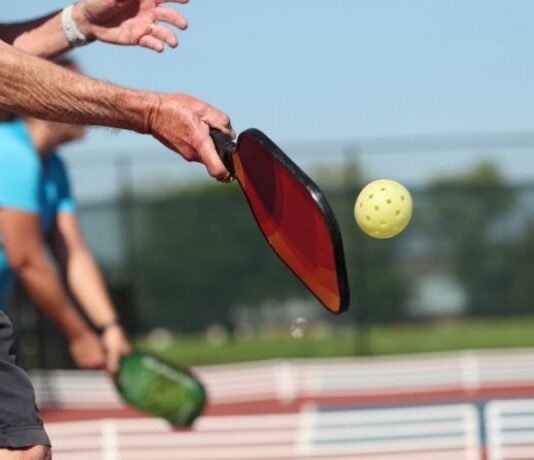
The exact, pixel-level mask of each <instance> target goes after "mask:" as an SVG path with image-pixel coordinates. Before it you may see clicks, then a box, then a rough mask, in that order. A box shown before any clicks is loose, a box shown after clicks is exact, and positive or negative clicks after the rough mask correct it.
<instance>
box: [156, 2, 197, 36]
mask: <svg viewBox="0 0 534 460" xmlns="http://www.w3.org/2000/svg"><path fill="white" fill-rule="evenodd" d="M154 19H155V20H156V21H161V22H165V23H167V24H169V25H171V26H174V27H177V28H178V29H180V30H185V29H187V27H188V25H189V24H188V23H187V20H186V19H185V18H184V17H183V16H182V15H181V14H180V13H178V11H176V10H173V9H172V8H167V7H162V6H160V7H158V8H155V9H154Z"/></svg>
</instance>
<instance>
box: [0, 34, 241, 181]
mask: <svg viewBox="0 0 534 460" xmlns="http://www.w3.org/2000/svg"><path fill="white" fill-rule="evenodd" d="M0 108H3V109H4V110H8V111H10V112H15V113H19V114H24V115H31V116H34V117H36V118H41V119H45V120H52V121H58V122H64V123H78V124H84V125H99V126H109V127H113V128H122V129H129V130H132V131H137V132H139V133H146V134H151V135H152V136H154V137H155V138H156V139H158V140H159V141H160V142H161V143H162V144H164V145H165V146H167V147H169V148H170V149H172V150H174V151H175V152H178V153H180V155H182V157H183V158H184V159H186V160H187V161H197V162H200V163H203V164H204V165H205V166H206V169H207V170H208V173H209V174H210V175H211V176H213V177H215V178H217V179H222V178H224V177H225V176H226V174H227V171H226V169H225V167H224V165H223V164H222V161H221V160H220V158H219V156H218V155H217V152H216V150H215V146H214V145H213V142H212V140H211V138H210V136H209V130H210V127H211V128H215V129H219V130H220V131H222V132H224V133H225V134H227V135H229V136H231V137H235V133H234V131H233V130H232V127H231V124H230V119H229V118H228V116H227V115H226V114H225V113H223V112H220V111H219V110H217V109H215V108H214V107H212V106H210V105H209V104H206V103H205V102H203V101H200V100H199V99H196V98H194V97H192V96H188V95H186V94H160V93H152V92H144V91H136V90H131V89H127V88H122V87H120V86H116V85H111V84H108V83H105V82H102V81H99V80H94V79H91V78H89V77H86V76H83V75H80V74H77V73H74V72H71V71H69V70H67V69H63V68H60V67H59V66H55V65H54V64H51V63H49V62H47V61H45V60H43V59H39V58H36V57H34V56H30V55H28V54H26V53H23V52H21V51H19V50H16V49H14V48H13V47H11V46H9V45H7V44H5V43H2V42H0Z"/></svg>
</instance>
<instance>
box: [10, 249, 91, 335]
mask: <svg viewBox="0 0 534 460" xmlns="http://www.w3.org/2000/svg"><path fill="white" fill-rule="evenodd" d="M16 271H17V274H18V276H19V277H20V279H21V280H22V282H23V283H24V286H25V287H26V289H27V291H28V294H29V295H30V296H31V298H32V299H33V300H34V302H35V303H36V305H37V307H38V308H39V310H41V311H42V312H43V314H45V315H46V316H47V317H48V318H50V319H51V320H52V321H53V322H54V323H56V325H57V326H58V327H59V328H60V329H61V330H62V331H63V332H64V334H65V335H66V336H67V338H68V339H69V340H72V339H74V338H76V337H78V336H80V335H82V334H84V333H85V332H87V325H86V324H85V322H84V320H83V318H82V317H81V316H80V315H79V313H78V312H77V311H76V310H75V309H74V307H73V305H72V304H71V302H70V301H69V299H68V297H67V294H66V292H65V291H64V289H63V285H62V283H61V280H60V278H59V276H58V275H57V273H56V271H55V270H54V268H53V267H52V266H51V265H50V264H49V263H48V262H47V261H46V260H44V258H35V259H30V260H27V261H26V262H25V263H24V264H21V265H20V266H19V267H17V270H16Z"/></svg>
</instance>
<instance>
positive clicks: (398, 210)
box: [395, 209, 401, 217]
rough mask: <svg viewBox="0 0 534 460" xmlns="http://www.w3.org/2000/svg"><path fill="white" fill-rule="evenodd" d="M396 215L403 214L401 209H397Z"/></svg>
mask: <svg viewBox="0 0 534 460" xmlns="http://www.w3.org/2000/svg"><path fill="white" fill-rule="evenodd" d="M395 215H396V216H397V217H398V216H400V215H401V212H400V209H397V211H395Z"/></svg>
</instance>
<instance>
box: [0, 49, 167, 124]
mask: <svg viewBox="0 0 534 460" xmlns="http://www.w3.org/2000/svg"><path fill="white" fill-rule="evenodd" d="M13 75H16V76H17V78H13ZM157 104H158V97H157V95H156V94H154V93H146V92H142V91H134V90H129V89H126V88H122V87H119V86H115V85H111V84H108V83H104V82H101V81H98V80H94V79H91V78H89V77H86V76H83V75H80V74H78V73H75V72H71V71H69V70H67V69H63V68H61V67H59V66H56V65H54V64H51V63H49V62H47V61H45V60H43V59H40V58H36V57H34V56H30V55H28V54H26V53H23V52H21V51H19V50H16V49H14V48H13V47H11V46H9V45H6V44H5V43H2V42H0V108H2V109H4V110H8V111H11V112H15V113H19V114H23V115H30V116H33V117H36V118H41V119H45V120H51V121H58V122H68V123H77V124H84V125H100V126H108V127H113V128H121V129H129V130H132V131H137V132H141V133H147V132H148V131H149V126H150V125H149V123H150V117H151V109H152V108H153V107H156V106H157Z"/></svg>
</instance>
